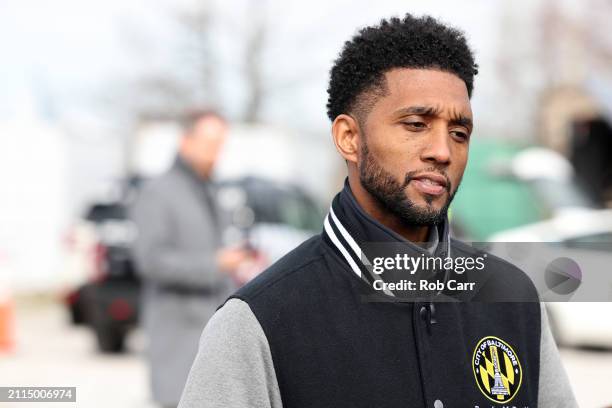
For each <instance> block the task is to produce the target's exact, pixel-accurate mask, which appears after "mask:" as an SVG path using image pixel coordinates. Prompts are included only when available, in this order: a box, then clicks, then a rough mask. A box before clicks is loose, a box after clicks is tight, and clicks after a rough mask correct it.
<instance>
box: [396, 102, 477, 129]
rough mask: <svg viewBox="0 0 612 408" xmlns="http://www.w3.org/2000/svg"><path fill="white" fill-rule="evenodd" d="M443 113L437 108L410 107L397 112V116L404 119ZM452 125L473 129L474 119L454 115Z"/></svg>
mask: <svg viewBox="0 0 612 408" xmlns="http://www.w3.org/2000/svg"><path fill="white" fill-rule="evenodd" d="M440 113H442V109H440V108H438V107H435V106H409V107H406V108H400V109H398V110H397V111H395V116H397V117H402V116H407V115H421V116H439V115H440ZM450 123H451V124H453V125H459V126H465V127H470V128H471V127H472V126H473V122H472V119H470V118H468V117H467V116H465V115H462V114H457V113H453V114H452V118H451V120H450Z"/></svg>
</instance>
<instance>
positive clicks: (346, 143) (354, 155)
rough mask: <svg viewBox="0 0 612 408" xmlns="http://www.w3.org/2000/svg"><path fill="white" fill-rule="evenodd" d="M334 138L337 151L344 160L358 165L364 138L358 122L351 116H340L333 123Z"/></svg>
mask: <svg viewBox="0 0 612 408" xmlns="http://www.w3.org/2000/svg"><path fill="white" fill-rule="evenodd" d="M332 136H333V138H334V144H335V145H336V150H338V153H340V155H341V156H342V157H343V158H344V160H346V161H347V162H350V163H355V164H357V162H358V161H359V156H358V154H359V148H360V145H361V137H362V136H361V133H360V129H359V125H358V124H357V121H356V120H355V119H354V118H353V117H352V116H349V115H345V114H342V115H338V116H337V117H336V119H334V123H332Z"/></svg>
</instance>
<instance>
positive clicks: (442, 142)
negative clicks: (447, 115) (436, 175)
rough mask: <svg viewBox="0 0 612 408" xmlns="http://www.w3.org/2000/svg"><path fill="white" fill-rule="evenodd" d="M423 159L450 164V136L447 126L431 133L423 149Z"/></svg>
mask: <svg viewBox="0 0 612 408" xmlns="http://www.w3.org/2000/svg"><path fill="white" fill-rule="evenodd" d="M421 160H423V161H426V162H428V163H435V164H444V165H448V164H450V160H451V151H450V136H449V134H448V129H446V126H443V127H441V128H440V129H437V130H435V131H434V132H431V133H430V135H429V139H428V141H427V144H426V145H425V147H424V149H423V151H422V154H421Z"/></svg>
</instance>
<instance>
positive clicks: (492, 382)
mask: <svg viewBox="0 0 612 408" xmlns="http://www.w3.org/2000/svg"><path fill="white" fill-rule="evenodd" d="M472 370H473V371H474V377H475V378H476V384H478V388H480V391H481V392H482V393H483V394H484V395H485V397H487V398H488V399H489V400H491V401H493V402H496V403H505V402H509V401H510V400H512V398H514V396H515V395H516V394H517V393H518V390H519V388H521V381H522V380H523V369H522V368H521V362H520V361H519V358H518V356H517V354H516V353H515V351H514V350H513V349H512V347H510V345H509V344H508V343H506V342H505V341H503V340H502V339H500V338H497V337H494V336H487V337H484V338H482V339H480V341H479V342H478V343H477V344H476V348H474V357H473V358H472Z"/></svg>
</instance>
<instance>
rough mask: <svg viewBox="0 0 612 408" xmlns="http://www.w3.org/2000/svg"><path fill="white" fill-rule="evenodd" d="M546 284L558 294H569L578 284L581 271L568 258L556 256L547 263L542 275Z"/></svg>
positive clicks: (580, 278) (580, 279)
mask: <svg viewBox="0 0 612 408" xmlns="http://www.w3.org/2000/svg"><path fill="white" fill-rule="evenodd" d="M544 280H545V281H546V286H548V288H549V289H550V290H552V291H553V292H555V293H557V294H559V295H569V294H570V293H572V292H574V291H575V290H576V289H578V286H580V283H581V282H582V271H581V270H580V266H578V264H577V263H576V262H575V261H574V260H572V259H570V258H565V257H562V258H557V259H555V260H553V261H552V262H551V263H549V264H548V266H547V267H546V272H545V275H544Z"/></svg>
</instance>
